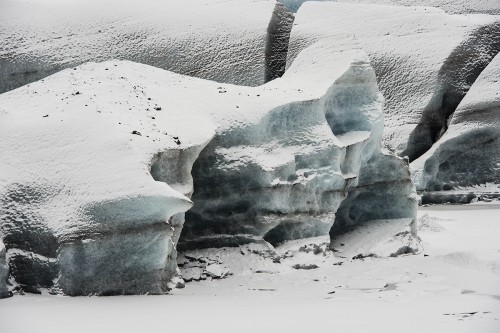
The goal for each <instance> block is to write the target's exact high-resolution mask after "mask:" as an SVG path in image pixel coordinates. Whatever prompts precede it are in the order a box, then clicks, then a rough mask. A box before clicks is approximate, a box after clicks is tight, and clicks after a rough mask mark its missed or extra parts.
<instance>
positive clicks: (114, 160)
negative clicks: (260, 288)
mask: <svg viewBox="0 0 500 333" xmlns="http://www.w3.org/2000/svg"><path fill="white" fill-rule="evenodd" d="M194 95H196V98H193V96H194ZM0 105H1V108H0V118H1V122H0V137H1V140H0V149H1V151H2V152H3V159H2V160H1V162H0V168H1V170H2V172H1V173H0V175H1V179H0V216H1V221H2V224H1V226H0V227H1V231H2V234H3V240H4V242H5V245H6V248H7V258H8V261H9V266H10V269H11V274H12V276H13V277H14V278H15V281H16V283H17V284H18V285H19V286H20V287H21V288H23V289H24V290H27V291H33V292H38V291H39V290H40V289H41V288H49V289H51V290H52V291H53V292H56V293H59V292H60V293H63V294H68V295H87V294H99V295H111V294H137V293H161V292H164V291H166V290H167V289H168V288H170V287H171V286H172V281H176V278H177V276H178V273H179V271H178V269H177V266H176V262H175V258H176V255H177V252H176V249H175V247H176V244H177V243H178V242H179V243H180V244H182V246H184V247H185V248H187V247H204V246H207V245H208V246H222V245H228V244H231V245H238V244H243V243H246V242H253V241H262V239H265V240H268V241H269V242H272V243H275V244H276V243H280V242H282V241H284V240H287V239H295V238H301V237H310V236H316V235H327V234H328V233H329V232H330V230H333V235H337V234H338V235H340V234H342V232H344V231H346V230H352V229H353V228H355V227H357V226H359V225H365V224H366V223H369V221H370V220H371V219H388V220H394V221H396V220H397V221H400V220H401V219H405V221H406V223H410V222H411V221H412V219H413V217H414V216H415V210H416V199H415V192H414V186H413V184H412V182H411V179H410V176H409V171H408V168H407V163H406V161H405V160H404V159H401V158H399V157H396V156H394V155H392V154H390V153H388V152H383V151H381V148H380V138H381V136H382V132H383V112H382V109H383V98H382V96H381V94H380V93H379V91H378V88H377V83H376V79H375V73H374V70H373V68H372V67H371V66H370V63H369V61H368V58H367V56H366V55H365V54H364V53H363V52H362V51H360V50H359V49H356V48H349V47H348V48H343V49H342V48H338V47H336V46H333V45H332V44H330V43H323V42H318V43H316V44H314V45H312V46H311V47H309V48H307V49H306V50H304V51H303V52H302V53H301V54H300V55H299V56H298V57H297V58H296V59H295V60H294V63H293V65H292V66H291V67H290V68H289V69H288V71H287V72H286V73H285V75H284V76H283V77H282V78H278V79H276V80H273V81H271V82H269V83H267V84H265V85H262V86H259V87H248V86H235V85H230V84H221V83H217V82H213V81H207V80H203V79H198V78H193V77H188V76H184V75H180V74H176V73H172V72H169V71H164V70H162V69H158V68H155V67H151V66H148V65H143V64H138V63H133V62H128V61H108V62H103V63H88V64H85V65H82V66H78V67H75V68H70V69H66V70H63V71H61V72H60V73H57V74H54V75H52V76H49V77H47V78H45V79H43V80H40V81H37V82H35V83H32V84H29V85H26V86H23V87H21V88H18V89H15V90H13V91H10V92H7V93H4V94H2V95H0ZM191 167H192V171H191ZM388 171H389V172H388ZM191 173H192V176H191ZM167 184H168V185H167ZM193 187H194V188H193ZM384 195H387V197H388V198H390V200H391V202H389V201H388V199H384V198H385V197H384ZM190 196H191V197H192V200H193V202H194V203H195V205H194V206H193V209H192V210H191V211H190V213H189V214H187V215H186V221H185V222H184V215H183V212H184V211H186V210H187V209H188V208H189V207H191V201H190V200H189V199H188V198H189V197H190ZM337 209H338V214H336V212H337ZM389 222H390V221H389ZM398 223H400V222H398ZM183 224H184V229H182V228H183ZM332 225H336V227H335V228H334V229H332ZM181 229H182V230H183V233H182V235H181ZM179 237H181V238H180V239H179Z"/></svg>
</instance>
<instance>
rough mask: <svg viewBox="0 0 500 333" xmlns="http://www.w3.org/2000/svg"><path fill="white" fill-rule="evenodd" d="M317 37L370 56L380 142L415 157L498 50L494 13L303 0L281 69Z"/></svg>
mask: <svg viewBox="0 0 500 333" xmlns="http://www.w3.org/2000/svg"><path fill="white" fill-rule="evenodd" d="M360 22H363V24H360ZM320 40H321V41H328V42H330V43H331V44H332V45H334V46H335V47H345V45H359V47H360V48H362V49H363V50H365V51H366V52H367V53H368V55H369V57H370V60H371V64H372V66H373V68H374V69H375V72H376V74H377V80H378V84H379V87H380V90H381V92H382V94H383V95H384V97H385V99H386V104H385V117H386V118H385V130H384V132H385V133H384V145H386V146H388V147H389V148H391V149H394V150H396V151H397V153H398V154H400V155H401V156H405V155H406V156H408V157H409V159H410V161H413V160H415V159H416V158H418V157H419V156H421V155H422V154H423V153H425V151H427V150H428V149H429V148H430V147H431V146H432V144H433V143H434V142H436V141H437V140H438V139H439V138H440V137H441V136H442V135H443V133H444V132H446V130H447V127H448V119H449V117H450V116H451V115H452V114H453V112H454V111H455V109H456V107H457V105H458V104H459V103H460V101H461V100H462V98H463V97H464V96H465V94H466V93H467V91H468V89H469V88H470V86H471V85H472V83H473V82H474V80H475V79H476V78H477V77H478V76H479V74H480V73H481V71H482V70H483V69H484V68H485V67H486V66H487V65H488V63H489V62H490V61H491V60H492V59H493V57H494V56H495V55H496V54H497V53H498V52H499V50H500V18H499V17H498V16H489V15H470V16H460V15H448V14H446V13H444V12H443V11H442V10H440V9H436V8H427V7H401V6H382V5H370V4H368V5H365V4H363V5H360V4H346V3H335V2H306V3H304V4H303V5H302V6H301V7H300V9H299V11H298V12H297V14H296V19H295V22H294V26H293V29H292V33H291V37H290V46H289V53H288V61H287V66H290V65H292V64H293V61H294V59H295V58H296V57H297V55H298V54H299V52H300V51H301V50H303V49H304V48H306V47H307V46H309V45H312V44H314V43H316V42H317V41H320Z"/></svg>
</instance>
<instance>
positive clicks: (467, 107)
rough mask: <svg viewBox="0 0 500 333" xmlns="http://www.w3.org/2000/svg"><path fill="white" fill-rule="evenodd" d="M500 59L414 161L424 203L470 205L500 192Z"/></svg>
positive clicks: (494, 62)
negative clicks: (468, 203)
mask: <svg viewBox="0 0 500 333" xmlns="http://www.w3.org/2000/svg"><path fill="white" fill-rule="evenodd" d="M499 80H500V55H497V56H496V57H495V58H494V59H493V61H492V62H491V63H490V64H489V65H488V67H486V69H484V71H483V72H481V75H479V77H478V78H477V80H476V81H475V82H474V84H473V85H472V87H471V88H470V90H469V92H468V93H467V95H466V96H465V98H464V99H463V100H462V101H461V102H460V104H459V105H458V107H457V109H456V111H455V113H454V114H453V116H452V118H451V119H450V123H449V125H448V130H447V131H446V133H445V134H444V135H443V137H442V138H441V139H440V140H439V141H438V142H437V143H436V144H434V145H433V146H432V148H431V149H430V150H428V151H427V152H426V153H425V154H424V155H422V156H421V157H420V158H419V159H417V160H415V161H414V162H412V163H411V171H412V176H413V179H414V181H415V184H416V187H417V190H419V191H421V192H422V193H423V196H422V202H423V203H427V202H447V201H452V202H453V201H458V202H470V201H471V200H472V199H474V198H476V197H477V196H478V195H486V196H487V197H494V196H498V193H499V192H500V81H499Z"/></svg>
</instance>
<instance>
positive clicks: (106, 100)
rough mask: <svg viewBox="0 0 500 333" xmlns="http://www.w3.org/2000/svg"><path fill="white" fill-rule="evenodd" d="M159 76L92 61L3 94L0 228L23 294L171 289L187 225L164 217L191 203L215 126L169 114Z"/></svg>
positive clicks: (187, 114) (192, 115) (198, 117)
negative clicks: (199, 160)
mask: <svg viewBox="0 0 500 333" xmlns="http://www.w3.org/2000/svg"><path fill="white" fill-rule="evenodd" d="M162 74H163V71H162V70H158V69H155V68H153V67H150V66H145V65H137V64H133V63H130V62H107V63H101V64H95V63H90V64H87V65H84V66H81V67H75V68H74V69H67V70H64V71H62V72H60V73H58V74H55V75H53V76H50V77H48V78H46V79H44V80H42V81H38V82H36V83H33V84H30V85H27V86H24V87H22V88H19V89H16V90H14V91H11V92H8V93H5V94H2V95H0V105H1V107H0V118H1V120H0V132H1V134H0V136H1V140H0V150H1V151H2V161H1V162H0V170H1V171H2V172H0V177H1V178H0V217H1V218H0V221H1V225H0V228H1V231H2V235H3V241H4V243H5V246H6V247H7V259H8V262H9V266H10V270H11V274H12V276H13V277H14V279H15V281H16V283H17V284H18V285H19V286H20V287H21V288H22V289H23V290H25V291H31V292H38V291H39V290H40V289H41V288H48V289H50V290H52V292H55V293H64V294H67V295H88V294H98V295H114V294H142V293H162V292H165V291H167V290H168V289H169V288H170V287H171V285H170V284H171V282H172V281H173V280H174V281H175V279H173V277H174V276H175V274H176V269H177V266H176V260H175V258H176V252H175V242H176V238H177V237H178V234H179V233H180V228H181V227H182V225H181V224H182V221H179V220H175V221H173V222H172V220H171V219H170V218H171V216H175V215H176V214H178V213H181V212H184V211H186V210H187V209H189V208H190V207H191V205H192V203H191V201H190V200H189V199H188V198H187V197H186V196H184V195H183V194H181V193H184V194H186V195H187V194H189V193H190V192H191V191H192V180H191V177H190V175H189V172H190V170H191V166H192V163H193V161H194V160H195V159H196V157H197V154H198V153H199V151H201V149H202V148H203V147H204V146H205V144H206V143H207V142H208V141H209V140H210V138H211V137H212V136H213V129H214V128H213V126H211V125H210V122H209V121H207V119H206V118H205V117H204V116H203V114H201V113H198V112H196V111H195V110H184V111H183V112H179V110H178V109H177V108H175V106H171V107H170V108H168V107H167V106H168V103H169V101H170V100H171V99H172V97H173V96H172V95H170V94H168V93H165V91H164V87H165V86H166V85H168V84H170V83H171V80H174V79H175V77H173V78H172V77H165V76H164V75H162ZM166 82H168V84H167V83H166ZM173 84H175V82H174V83H173ZM169 159H170V160H172V159H174V160H175V163H167V162H165V161H168V160H169ZM151 167H153V170H151ZM166 174H168V175H169V176H168V177H167V176H166ZM153 178H155V179H158V180H161V181H167V182H169V183H170V184H172V187H170V186H169V185H167V184H166V183H165V182H159V181H155V179H153ZM174 189H175V190H174Z"/></svg>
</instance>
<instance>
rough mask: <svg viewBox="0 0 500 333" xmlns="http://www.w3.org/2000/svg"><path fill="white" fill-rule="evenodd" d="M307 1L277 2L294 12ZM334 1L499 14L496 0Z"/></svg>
mask: <svg viewBox="0 0 500 333" xmlns="http://www.w3.org/2000/svg"><path fill="white" fill-rule="evenodd" d="M307 1H312V0H279V2H281V3H283V4H284V5H286V7H287V8H288V9H289V10H291V11H293V12H296V11H297V10H298V9H299V7H300V6H301V5H302V4H303V3H304V2H307ZM315 1H334V0H315ZM336 2H347V3H356V4H363V3H364V4H377V5H395V6H429V7H437V8H440V9H442V10H444V11H445V12H447V13H450V14H476V13H477V14H480V13H482V14H492V15H499V14H500V2H499V1H498V0H472V1H471V0H340V1H336Z"/></svg>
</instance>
